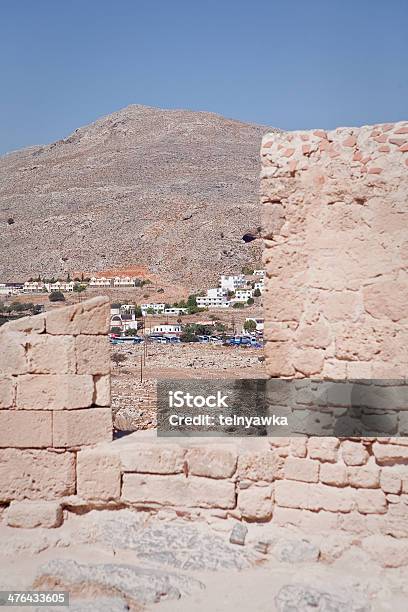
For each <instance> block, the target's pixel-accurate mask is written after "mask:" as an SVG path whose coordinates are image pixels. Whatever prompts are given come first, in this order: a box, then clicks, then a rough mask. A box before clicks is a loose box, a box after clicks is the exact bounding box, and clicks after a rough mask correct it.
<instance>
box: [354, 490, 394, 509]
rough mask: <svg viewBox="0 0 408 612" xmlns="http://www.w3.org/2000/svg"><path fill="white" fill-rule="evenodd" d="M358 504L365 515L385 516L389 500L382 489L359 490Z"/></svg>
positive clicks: (357, 494)
mask: <svg viewBox="0 0 408 612" xmlns="http://www.w3.org/2000/svg"><path fill="white" fill-rule="evenodd" d="M356 503H357V508H358V511H359V512H362V513H363V514H383V513H385V512H386V511H387V500H386V497H385V494H384V493H383V492H382V491H381V490H380V489H358V490H357V491H356Z"/></svg>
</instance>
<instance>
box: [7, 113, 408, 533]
mask: <svg viewBox="0 0 408 612" xmlns="http://www.w3.org/2000/svg"><path fill="white" fill-rule="evenodd" d="M407 145H408V123H399V124H395V125H383V126H375V127H363V128H360V129H349V128H344V129H338V130H335V131H333V132H327V133H326V132H323V131H320V130H317V131H314V132H296V133H286V134H270V135H268V136H266V137H265V138H264V140H263V144H262V183H261V184H262V188H261V189H262V202H263V216H264V237H265V253H264V261H265V265H266V268H267V292H266V299H265V301H266V340H267V344H266V354H267V368H268V372H269V375H270V376H271V377H282V378H293V377H295V378H304V377H311V376H313V377H315V378H317V379H329V380H334V381H340V380H344V379H354V378H359V379H369V378H377V379H381V378H387V379H394V380H393V382H392V385H398V382H399V381H401V380H403V379H405V370H406V367H407V365H408V363H407V362H408V329H407V322H408V321H407V314H406V302H407V298H408V281H407V271H406V267H407V261H408V259H407V255H408V240H407V232H406V227H407V221H408V210H407V208H408V200H407V181H406V176H407V152H408V146H407ZM108 321H109V305H108V301H107V300H106V299H105V298H96V299H93V300H90V301H87V302H83V303H82V304H78V305H75V306H70V307H66V308H61V309H58V310H55V311H52V312H49V313H46V314H43V315H38V316H36V317H28V318H25V319H20V320H18V321H15V322H12V323H8V324H6V325H4V326H3V327H2V328H1V330H0V343H1V352H0V373H1V378H0V408H1V410H0V446H1V447H2V448H1V450H0V503H1V504H3V506H5V507H6V512H5V513H4V515H5V520H6V521H7V523H8V525H11V526H14V527H18V526H25V527H36V526H37V525H43V526H48V527H53V526H56V525H58V524H60V523H61V521H62V520H63V516H64V512H63V510H64V509H68V510H69V509H72V508H75V507H78V508H82V509H83V510H87V509H89V508H92V507H96V508H100V507H112V508H115V507H124V506H127V507H130V508H135V509H143V510H148V511H151V512H157V511H158V510H160V509H163V508H166V509H173V510H175V511H176V512H177V513H178V514H179V515H181V516H191V517H193V518H199V517H206V516H208V514H210V515H212V516H216V517H219V518H226V517H229V516H231V517H234V518H237V519H243V520H247V521H272V522H274V523H276V524H278V525H288V524H294V525H298V526H300V527H302V528H303V529H305V530H308V531H313V530H316V531H325V530H333V529H342V530H346V531H349V532H352V533H359V534H369V533H382V534H384V535H389V536H393V537H394V538H403V537H404V538H405V537H408V470H407V464H408V438H401V437H400V438H392V437H389V438H374V437H364V438H354V439H346V438H341V439H340V438H335V437H311V438H306V437H298V438H258V439H224V440H223V441H222V442H220V441H217V442H214V441H213V440H211V441H208V439H205V438H199V439H196V440H192V439H191V438H184V439H182V438H177V440H176V441H174V440H172V439H169V440H166V441H165V442H163V441H162V440H161V439H157V438H156V437H155V434H154V432H136V433H133V434H131V435H128V436H123V437H121V438H119V439H116V440H114V441H113V442H112V422H111V408H110V374H109V371H110V370H109V348H108V342H107V338H106V333H107V330H108ZM299 382H301V381H299ZM392 385H391V388H392ZM386 388H387V389H388V388H390V387H389V386H387V387H386ZM387 393H388V391H386V392H384V394H383V397H386V396H387ZM382 407H384V406H382ZM385 407H386V406H385ZM407 408H408V406H407ZM390 540H391V538H390Z"/></svg>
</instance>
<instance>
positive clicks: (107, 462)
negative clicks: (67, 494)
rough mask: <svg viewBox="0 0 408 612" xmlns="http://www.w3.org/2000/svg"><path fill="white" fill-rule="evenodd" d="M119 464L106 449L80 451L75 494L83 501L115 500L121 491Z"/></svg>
mask: <svg viewBox="0 0 408 612" xmlns="http://www.w3.org/2000/svg"><path fill="white" fill-rule="evenodd" d="M120 485H121V464H120V458H119V456H118V455H117V454H115V453H113V452H109V450H108V448H107V447H101V448H95V449H85V450H81V451H80V452H79V453H78V455H77V494H78V496H79V497H81V498H83V499H93V500H100V501H108V500H117V499H119V498H120V489H121V486H120Z"/></svg>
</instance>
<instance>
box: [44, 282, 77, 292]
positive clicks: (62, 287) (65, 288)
mask: <svg viewBox="0 0 408 612" xmlns="http://www.w3.org/2000/svg"><path fill="white" fill-rule="evenodd" d="M74 285H75V283H74V281H69V282H63V281H57V282H55V283H45V288H46V290H47V291H48V292H49V293H51V292H52V291H62V292H63V293H70V292H72V291H73V290H74Z"/></svg>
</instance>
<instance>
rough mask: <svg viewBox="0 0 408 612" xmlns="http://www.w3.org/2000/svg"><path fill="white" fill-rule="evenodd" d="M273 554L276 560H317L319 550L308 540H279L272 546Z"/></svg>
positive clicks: (292, 561)
mask: <svg viewBox="0 0 408 612" xmlns="http://www.w3.org/2000/svg"><path fill="white" fill-rule="evenodd" d="M273 554H274V556H275V557H276V558H277V559H278V561H286V562H287V563H305V562H312V561H317V560H318V558H319V554H320V551H319V549H318V547H317V546H315V545H314V544H312V543H311V542H309V541H308V540H281V541H280V542H278V543H277V544H276V546H274V548H273Z"/></svg>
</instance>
